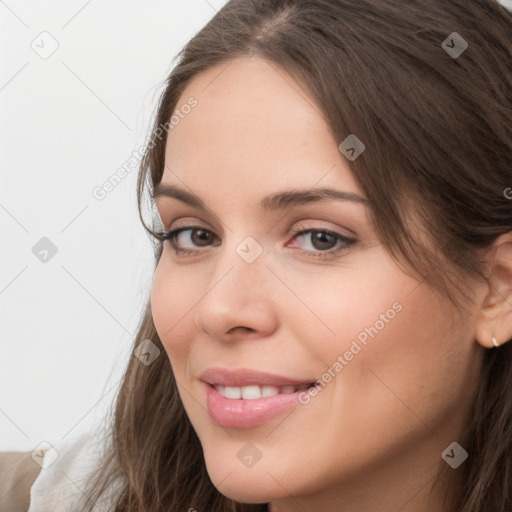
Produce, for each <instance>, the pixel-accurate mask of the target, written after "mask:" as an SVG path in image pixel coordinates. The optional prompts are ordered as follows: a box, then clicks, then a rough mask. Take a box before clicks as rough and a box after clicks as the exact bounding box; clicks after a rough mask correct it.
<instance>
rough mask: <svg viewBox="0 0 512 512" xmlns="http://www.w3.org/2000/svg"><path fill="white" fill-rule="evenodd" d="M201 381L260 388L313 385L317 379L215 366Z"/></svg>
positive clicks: (202, 375)
mask: <svg viewBox="0 0 512 512" xmlns="http://www.w3.org/2000/svg"><path fill="white" fill-rule="evenodd" d="M199 380H202V381H203V382H207V383H208V384H218V385H221V386H233V387H235V386H250V385H252V384H259V385H260V386H299V385H301V384H311V383H313V382H315V380H316V379H310V380H301V379H292V378H289V377H283V376H281V375H274V374H272V373H266V372H260V371H256V370H249V369H247V368H241V369H239V370H228V369H226V368H221V367H219V366H213V367H211V368H208V369H207V370H206V371H204V372H203V373H202V374H201V375H200V376H199Z"/></svg>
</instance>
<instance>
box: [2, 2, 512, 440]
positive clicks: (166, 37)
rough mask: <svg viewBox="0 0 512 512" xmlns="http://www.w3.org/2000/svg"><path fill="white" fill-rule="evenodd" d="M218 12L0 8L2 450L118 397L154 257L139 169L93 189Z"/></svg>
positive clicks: (104, 5) (127, 148) (143, 7)
mask: <svg viewBox="0 0 512 512" xmlns="http://www.w3.org/2000/svg"><path fill="white" fill-rule="evenodd" d="M224 3H225V0H160V1H156V0H152V1H150V2H142V0H140V1H137V2H133V1H132V2H128V1H126V0H118V1H114V0H108V1H107V0H103V1H100V0H89V1H86V0H73V1H70V0H66V1H63V0H62V1H60V2H59V1H56V0H52V1H45V2H43V1H41V0H38V1H36V0H32V1H16V0H5V1H0V38H1V41H0V48H1V55H0V62H1V65H0V165H1V166H0V229H1V241H0V322H1V331H0V332H1V341H0V450H12V449H21V450H31V449H33V448H35V447H36V446H37V445H38V444H39V443H40V442H41V441H43V440H45V441H49V442H50V443H52V442H54V441H57V440H61V439H72V438H74V437H77V436H78V435H79V434H81V433H83V432H85V431H86V430H88V429H90V428H91V427H93V425H95V424H96V423H97V421H98V420H99V419H101V417H102V416H103V415H104V412H105V411H106V408H107V407H108V406H110V404H111V401H112V400H113V399H114V396H115V390H116V389H117V386H118V383H119V380H120V379H121V376H122V371H123V369H124V368H125V365H126V362H127V360H128V358H129V357H130V356H131V353H130V348H131V345H132V342H133V338H134V335H135V331H136V327H137V323H138V321H139V318H140V316H141V311H142V307H143V306H144V304H145V302H146V300H147V298H148V294H149V291H150V287H151V279H152V272H153V268H154V257H153V252H152V247H151V245H150V242H149V240H148V238H147V236H146V234H145V232H144V230H143V228H142V226H141V225H140V222H139V219H138V214H137V208H136V195H135V190H136V187H135V183H136V177H137V169H136V168H135V169H133V170H132V172H131V173H130V174H129V175H128V176H127V177H126V178H125V179H124V181H123V182H122V183H121V184H120V185H118V186H117V187H116V188H115V189H114V190H113V191H112V192H110V193H109V194H108V195H107V196H106V197H105V199H103V200H102V201H100V200H98V199H95V198H94V196H93V195H92V191H93V189H94V188H95V187H97V186H100V185H101V184H103V183H104V182H105V181H106V180H107V179H108V178H109V177H110V176H111V175H112V174H113V173H115V172H116V170H117V169H119V168H120V167H121V166H122V165H123V164H125V162H126V161H127V160H128V159H129V157H130V156H131V155H132V152H133V151H134V150H136V149H138V148H139V147H140V146H141V145H142V144H143V142H144V140H145V139H146V137H147V130H148V128H149V122H150V118H151V116H152V114H153V112H154V109H155V106H156V100H157V98H158V93H159V92H160V91H161V84H162V82H163V81H164V79H165V77H166V76H167V74H168V72H169V71H170V70H171V68H172V59H173V58H174V56H175V55H176V54H177V53H178V51H179V50H180V49H181V48H182V46H183V45H184V44H185V43H186V42H187V41H188V40H189V39H190V38H191V37H192V36H193V35H194V34H195V33H196V32H197V31H198V30H199V29H200V28H201V27H202V26H203V25H204V24H205V23H206V22H207V21H208V20H209V19H210V18H211V17H212V16H213V15H214V14H215V11H216V10H218V9H219V8H220V7H221V6H222V5H224ZM503 3H506V4H507V5H508V6H509V7H510V8H512V0H503ZM44 31H46V32H48V33H49V34H51V38H53V39H55V40H56V41H57V43H58V48H57V50H56V51H55V52H54V53H53V54H52V55H51V56H49V57H48V58H46V59H43V58H41V57H40V56H39V55H38V54H37V53H36V52H35V51H34V50H33V49H32V48H31V44H34V45H36V46H37V45H39V47H41V46H42V47H44V48H46V49H48V48H50V47H51V42H52V41H51V39H50V40H49V39H43V41H41V38H44V37H46V38H48V36H40V34H41V33H42V32H44ZM57 43H54V44H57ZM41 51H42V50H41ZM42 237H47V238H49V239H50V240H51V241H52V242H53V244H55V246H56V247H57V250H58V252H57V253H56V254H55V256H53V257H52V258H51V259H50V260H49V261H47V262H46V263H43V262H41V261H40V260H39V259H37V258H36V257H35V255H34V254H33V253H32V247H33V246H34V245H35V244H36V243H37V242H38V241H39V240H40V239H41V238H42Z"/></svg>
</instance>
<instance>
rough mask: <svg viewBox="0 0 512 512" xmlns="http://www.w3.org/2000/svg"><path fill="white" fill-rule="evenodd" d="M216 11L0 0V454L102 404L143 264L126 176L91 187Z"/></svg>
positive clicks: (128, 328) (180, 5)
mask: <svg viewBox="0 0 512 512" xmlns="http://www.w3.org/2000/svg"><path fill="white" fill-rule="evenodd" d="M224 3H225V1H224V0H208V1H206V0H180V1H177V0H160V1H155V0H152V1H150V2H142V1H137V2H128V1H126V0H124V1H121V0H118V1H113V0H108V1H106V0H103V1H99V0H92V1H89V2H87V1H86V0H74V1H69V0H66V1H55V0H53V1H45V2H43V1H41V0H38V1H35V0H32V1H23V2H22V1H15V0H5V2H3V1H2V2H0V38H1V41H0V48H1V55H0V169H1V170H0V230H1V239H0V324H1V331H0V332H1V338H0V340H1V341H0V450H12V449H23V450H29V449H32V448H35V447H36V446H37V445H38V444H39V443H40V442H41V441H43V440H46V441H48V442H50V443H51V442H52V441H53V440H59V439H62V438H64V439H72V438H74V437H76V436H78V435H79V434H81V433H82V432H84V431H85V430H87V429H89V428H91V426H92V425H93V424H96V421H97V420H98V419H99V418H100V417H101V416H102V415H103V413H104V411H105V410H106V407H108V406H109V405H110V402H111V401H112V400H113V399H114V395H115V389H117V384H118V382H119V380H120V379H121V376H122V371H123V369H124V368H125V365H126V362H127V360H128V357H130V356H131V353H130V347H131V345H132V342H133V339H134V336H135V332H136V327H137V323H138V321H139V318H140V316H141V314H142V308H143V306H144V303H145V301H146V300H147V298H148V294H149V291H150V288H151V280H152V272H153V269H154V256H153V250H152V246H151V244H150V241H149V239H148V237H147V236H146V234H145V232H144V230H143V228H142V225H141V224H140V221H139V219H138V213H137V207H136V193H135V191H136V177H137V169H136V168H135V169H133V168H132V169H133V170H132V171H131V172H130V173H129V174H128V176H127V177H126V178H125V179H124V181H123V182H122V183H120V184H119V185H118V186H117V187H116V188H115V189H114V190H113V191H111V192H110V193H109V194H108V195H107V196H106V197H105V199H103V200H101V201H100V200H98V199H95V197H93V195H92V191H93V189H94V188H95V187H97V186H101V185H102V184H103V183H104V182H105V181H106V180H107V179H108V178H109V177H110V176H111V175H112V174H113V173H115V172H116V171H117V170H118V169H119V168H120V167H121V166H122V165H123V164H124V163H125V162H126V161H127V160H128V159H129V157H130V156H131V155H132V152H133V151H134V150H136V149H138V148H139V147H140V146H141V145H142V144H143V143H144V141H145V140H146V138H147V134H148V130H149V124H150V119H151V116H152V115H153V112H154V110H155V108H156V102H157V99H158V94H159V92H160V91H161V90H162V83H163V81H164V80H165V78H166V76H167V74H168V72H169V71H170V70H171V69H172V60H173V58H174V56H175V55H176V54H177V53H178V52H179V50H181V48H182V47H183V45H184V44H185V43H186V42H187V41H188V40H189V39H190V38H191V37H192V36H193V35H194V34H195V33H196V32H197V31H199V30H200V29H201V28H202V27H203V26H204V24H205V23H207V21H208V20H209V19H210V18H211V17H212V16H213V15H214V14H215V12H216V10H218V9H219V8H220V7H221V6H222V5H224ZM43 31H46V32H48V33H49V34H51V36H52V37H53V38H54V39H55V40H56V41H57V42H58V45H59V46H58V49H57V50H56V51H55V53H53V54H52V55H51V56H50V57H48V58H47V59H43V58H41V57H40V56H39V55H38V54H36V53H35V51H33V50H32V48H31V44H32V41H33V40H34V39H35V43H34V44H35V45H39V46H42V47H46V48H50V47H51V46H50V43H51V41H49V40H46V41H45V40H43V41H41V39H40V38H38V36H39V34H40V33H41V32H43ZM43 37H48V36H43ZM42 49H44V48H42ZM128 168H130V167H128ZM42 237H47V238H49V239H50V240H51V241H52V242H53V243H54V244H55V245H56V246H57V250H58V252H57V253H56V254H55V256H54V257H53V258H51V259H50V260H49V261H48V262H46V263H43V262H41V261H40V260H39V259H38V258H36V257H35V255H34V254H33V253H32V247H33V246H34V245H35V244H36V242H38V241H39V240H40V239H41V238H42Z"/></svg>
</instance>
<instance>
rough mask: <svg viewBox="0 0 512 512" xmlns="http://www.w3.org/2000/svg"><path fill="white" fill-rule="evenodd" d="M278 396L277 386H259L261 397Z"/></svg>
mask: <svg viewBox="0 0 512 512" xmlns="http://www.w3.org/2000/svg"><path fill="white" fill-rule="evenodd" d="M278 394H279V388H278V387H277V386H261V396H263V397H265V396H274V395H278Z"/></svg>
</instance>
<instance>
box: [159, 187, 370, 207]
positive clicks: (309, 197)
mask: <svg viewBox="0 0 512 512" xmlns="http://www.w3.org/2000/svg"><path fill="white" fill-rule="evenodd" d="M161 196H165V197H172V198H174V199H177V200H179V201H182V202H183V203H186V204H188V205H189V206H193V207H195V208H199V209H200V210H203V211H205V212H206V211H208V208H207V206H206V204H205V203H204V202H203V201H202V200H201V199H200V198H199V197H197V196H196V195H195V194H192V193H190V192H187V191H186V190H183V189H182V188H179V187H176V186H175V185H166V184H164V183H159V184H158V185H157V186H156V188H155V190H154V192H153V199H156V198H157V197H161ZM326 199H331V200H336V201H349V202H352V203H357V204H362V205H364V206H368V200H367V199H364V198H362V197H360V196H358V195H357V194H354V193H352V192H344V191H342V190H336V189H334V188H325V187H322V188H315V189H309V190H296V189H290V190H284V191H282V192H277V193H275V194H271V195H269V196H266V197H264V198H263V199H262V200H261V201H260V207H261V208H262V209H263V210H264V211H265V212H267V211H276V210H285V209H288V208H293V207H297V206H302V205H305V204H309V203H314V202H318V201H324V200H326Z"/></svg>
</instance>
